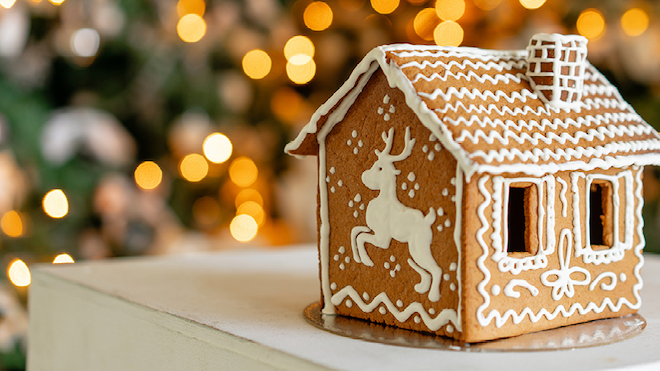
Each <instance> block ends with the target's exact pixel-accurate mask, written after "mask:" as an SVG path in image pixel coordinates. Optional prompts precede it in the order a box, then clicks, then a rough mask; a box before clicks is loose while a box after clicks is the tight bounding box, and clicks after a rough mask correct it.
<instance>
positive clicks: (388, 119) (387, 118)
mask: <svg viewBox="0 0 660 371" xmlns="http://www.w3.org/2000/svg"><path fill="white" fill-rule="evenodd" d="M383 120H385V121H390V114H389V113H386V114H385V115H383Z"/></svg>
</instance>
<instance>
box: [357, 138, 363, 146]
mask: <svg viewBox="0 0 660 371" xmlns="http://www.w3.org/2000/svg"><path fill="white" fill-rule="evenodd" d="M363 145H364V143H362V139H360V140H358V146H359V147H362V146H363Z"/></svg>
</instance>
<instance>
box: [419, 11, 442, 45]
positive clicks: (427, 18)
mask: <svg viewBox="0 0 660 371" xmlns="http://www.w3.org/2000/svg"><path fill="white" fill-rule="evenodd" d="M438 24H440V18H438V13H437V12H436V11H435V8H426V9H422V10H420V12H419V13H417V15H416V16H415V19H414V20H413V28H414V29H415V33H416V34H417V35H418V36H419V37H421V38H422V39H424V40H426V41H431V40H433V30H435V28H436V27H438Z"/></svg>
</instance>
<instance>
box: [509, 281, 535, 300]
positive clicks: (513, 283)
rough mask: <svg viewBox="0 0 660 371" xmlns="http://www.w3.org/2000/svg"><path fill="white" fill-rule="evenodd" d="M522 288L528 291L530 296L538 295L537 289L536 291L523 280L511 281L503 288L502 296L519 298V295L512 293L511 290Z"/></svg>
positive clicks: (515, 292)
mask: <svg viewBox="0 0 660 371" xmlns="http://www.w3.org/2000/svg"><path fill="white" fill-rule="evenodd" d="M518 286H520V287H523V288H526V289H527V290H529V292H530V293H531V294H532V296H536V295H538V294H539V289H537V288H536V287H535V286H534V285H532V284H531V283H529V282H527V281H525V280H518V279H516V280H511V281H509V283H508V284H507V285H506V286H505V287H504V295H506V296H508V297H510V298H519V297H520V293H519V292H517V291H514V290H513V289H514V288H516V287H518Z"/></svg>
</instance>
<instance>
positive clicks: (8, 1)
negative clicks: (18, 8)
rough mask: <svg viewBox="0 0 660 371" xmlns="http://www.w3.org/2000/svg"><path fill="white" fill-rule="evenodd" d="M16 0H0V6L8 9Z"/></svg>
mask: <svg viewBox="0 0 660 371" xmlns="http://www.w3.org/2000/svg"><path fill="white" fill-rule="evenodd" d="M15 2H16V0H0V6H2V7H3V8H5V9H9V8H11V7H12V6H14V3H15Z"/></svg>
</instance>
